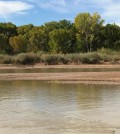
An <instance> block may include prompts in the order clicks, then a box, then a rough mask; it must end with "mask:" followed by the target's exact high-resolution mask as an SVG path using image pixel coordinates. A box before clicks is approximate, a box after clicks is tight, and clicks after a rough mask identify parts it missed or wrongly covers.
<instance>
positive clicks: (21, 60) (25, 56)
mask: <svg viewBox="0 0 120 134" xmlns="http://www.w3.org/2000/svg"><path fill="white" fill-rule="evenodd" d="M39 61H40V57H38V56H37V55H36V54H34V53H21V54H18V55H17V56H14V63H15V64H34V63H36V62H39Z"/></svg>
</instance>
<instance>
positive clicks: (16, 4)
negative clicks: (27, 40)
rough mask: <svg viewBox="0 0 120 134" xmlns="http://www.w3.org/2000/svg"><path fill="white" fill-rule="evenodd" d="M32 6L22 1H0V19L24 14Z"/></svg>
mask: <svg viewBox="0 0 120 134" xmlns="http://www.w3.org/2000/svg"><path fill="white" fill-rule="evenodd" d="M32 7H33V6H32V5H30V4H28V3H25V2H22V1H0V17H1V18H2V17H4V18H6V17H8V16H9V15H11V14H14V13H19V14H20V13H22V14H23V13H24V11H26V10H28V9H31V8H32Z"/></svg>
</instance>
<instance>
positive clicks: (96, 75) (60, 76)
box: [0, 72, 120, 85]
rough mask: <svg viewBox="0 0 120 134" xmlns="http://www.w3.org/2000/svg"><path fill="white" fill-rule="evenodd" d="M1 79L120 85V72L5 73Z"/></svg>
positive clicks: (1, 75) (0, 76)
mask: <svg viewBox="0 0 120 134" xmlns="http://www.w3.org/2000/svg"><path fill="white" fill-rule="evenodd" d="M0 80H1V81H2V80H4V81H11V80H39V81H46V82H57V83H76V84H77V83H81V84H94V85H95V84H97V85H99V84H100V85H101V84H103V85H120V72H74V73H72V72H67V73H66V72H65V73H5V74H0Z"/></svg>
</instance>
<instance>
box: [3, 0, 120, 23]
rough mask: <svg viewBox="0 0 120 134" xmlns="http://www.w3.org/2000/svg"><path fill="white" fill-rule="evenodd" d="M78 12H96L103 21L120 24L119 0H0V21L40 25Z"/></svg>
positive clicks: (70, 18) (72, 17) (73, 15)
mask: <svg viewBox="0 0 120 134" xmlns="http://www.w3.org/2000/svg"><path fill="white" fill-rule="evenodd" d="M80 12H90V13H94V12H98V13H99V14H100V15H101V16H102V18H103V19H105V23H116V24H118V25H120V0H0V22H12V23H14V24H16V25H24V24H34V25H41V24H44V23H45V22H50V21H58V20H62V19H67V20H70V21H74V18H75V16H76V15H77V14H78V13H80Z"/></svg>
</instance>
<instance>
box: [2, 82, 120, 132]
mask: <svg viewBox="0 0 120 134" xmlns="http://www.w3.org/2000/svg"><path fill="white" fill-rule="evenodd" d="M119 111H120V87H119V86H88V85H80V84H78V85H74V84H58V83H43V82H40V81H0V134H16V133H17V134H19V133H20V134H33V133H34V134H39V133H44V134H56V133H57V134H79V133H80V132H81V133H82V134H83V133H84V132H86V133H87V134H88V132H90V133H91V134H96V133H98V132H99V133H98V134H102V133H105V134H106V133H111V132H112V130H114V129H116V128H119V127H120V126H119V124H120V114H119ZM101 130H102V132H101Z"/></svg>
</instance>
